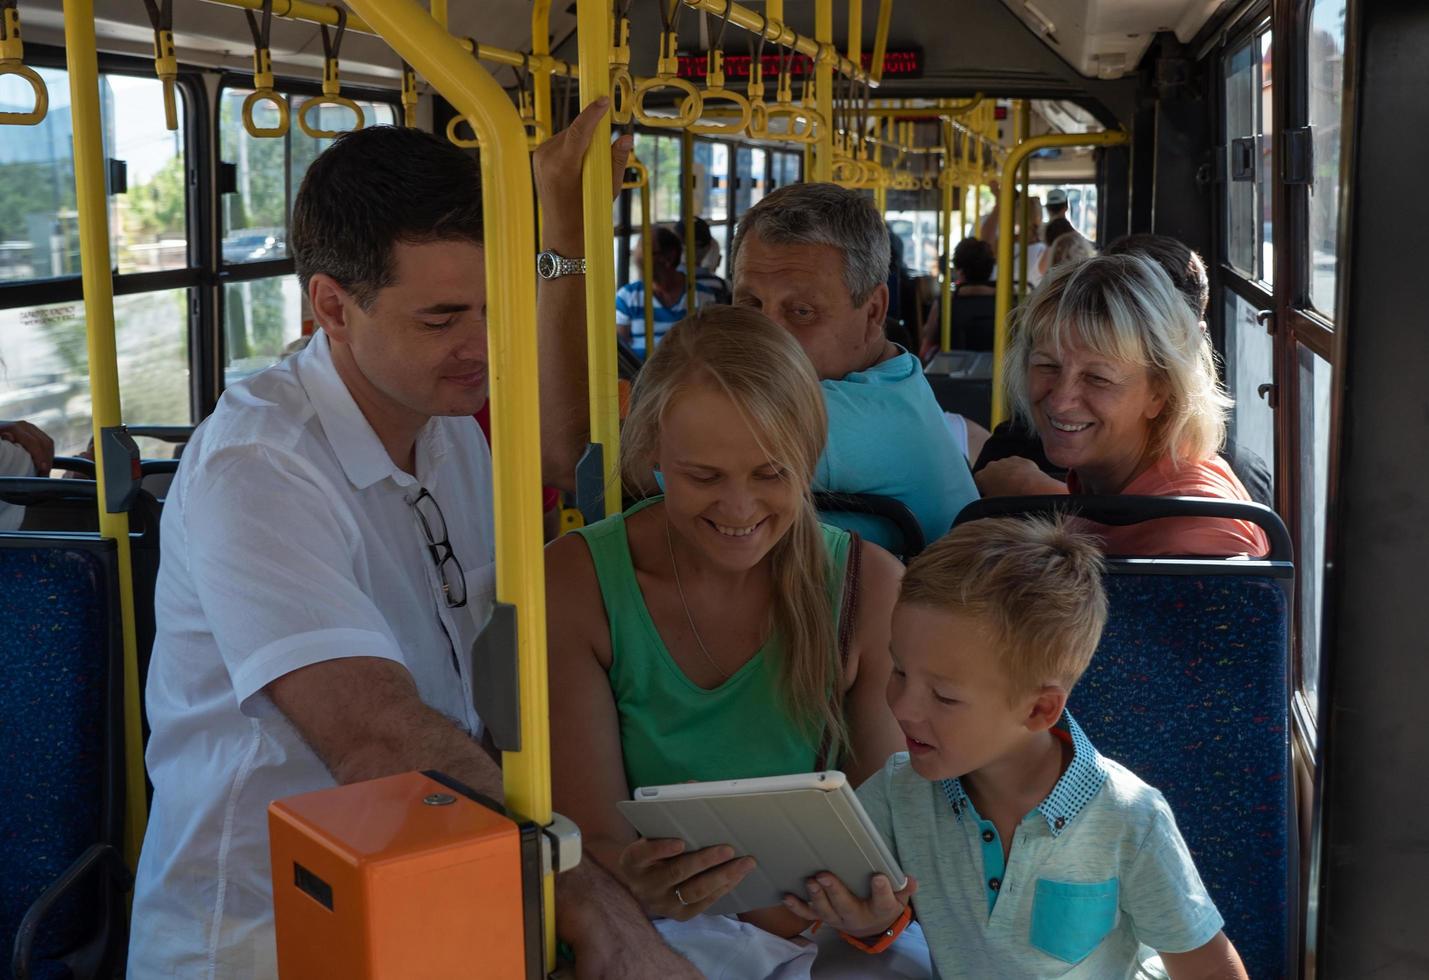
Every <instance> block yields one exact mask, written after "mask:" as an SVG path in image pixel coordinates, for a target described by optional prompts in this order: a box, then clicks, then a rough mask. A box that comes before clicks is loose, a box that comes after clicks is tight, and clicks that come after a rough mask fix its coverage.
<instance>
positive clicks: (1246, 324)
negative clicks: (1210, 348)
mask: <svg viewBox="0 0 1429 980" xmlns="http://www.w3.org/2000/svg"><path fill="white" fill-rule="evenodd" d="M1225 297H1226V305H1225V321H1224V322H1225V325H1226V387H1227V388H1229V389H1230V393H1231V397H1233V398H1234V399H1235V407H1234V408H1233V409H1232V411H1231V419H1230V430H1231V436H1232V438H1234V439H1235V441H1236V444H1237V445H1239V446H1242V447H1244V448H1246V449H1249V450H1250V451H1251V452H1253V453H1255V454H1256V455H1257V456H1259V457H1260V458H1261V459H1263V460H1265V463H1266V465H1267V466H1268V467H1270V470H1271V476H1272V478H1273V477H1274V474H1275V412H1274V411H1273V410H1272V409H1271V407H1270V403H1269V402H1268V401H1266V396H1265V395H1262V394H1261V393H1260V392H1261V386H1262V385H1267V384H1270V383H1272V382H1273V381H1274V380H1275V341H1274V338H1272V337H1271V336H1270V332H1269V331H1268V330H1266V329H1265V327H1264V326H1262V325H1261V323H1260V321H1259V320H1257V319H1256V309H1255V307H1254V306H1253V305H1252V304H1250V303H1247V302H1246V301H1245V300H1244V299H1242V298H1241V297H1240V296H1238V295H1237V294H1235V293H1234V292H1232V291H1231V290H1229V289H1227V290H1226V291H1225Z"/></svg>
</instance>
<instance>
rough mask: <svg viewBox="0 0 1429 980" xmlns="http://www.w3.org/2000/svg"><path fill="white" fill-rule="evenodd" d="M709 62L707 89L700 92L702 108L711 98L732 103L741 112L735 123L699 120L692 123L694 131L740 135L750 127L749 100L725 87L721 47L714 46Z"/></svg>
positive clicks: (706, 75)
mask: <svg viewBox="0 0 1429 980" xmlns="http://www.w3.org/2000/svg"><path fill="white" fill-rule="evenodd" d="M706 57H707V58H708V59H709V63H708V65H707V66H706V67H707V70H706V71H705V89H704V91H703V92H701V93H700V109H701V110H702V111H703V109H704V106H705V104H706V103H707V102H709V101H711V100H715V101H723V102H728V103H730V104H732V105H733V106H734V107H735V109H736V110H738V112H739V119H738V121H737V122H733V123H702V122H699V121H698V117H696V120H697V121H696V122H693V123H691V124H690V126H689V129H690V132H692V133H699V134H700V135H701V136H739V135H742V134H743V133H744V131H745V130H746V129H747V128H749V119H750V112H751V110H750V107H749V100H748V99H746V98H745V97H744V96H743V95H741V94H739V93H738V92H735V91H733V90H732V89H727V88H725V87H724V52H723V51H721V50H720V49H719V48H712V49H711V50H710V51H709V53H708V54H707V55H706Z"/></svg>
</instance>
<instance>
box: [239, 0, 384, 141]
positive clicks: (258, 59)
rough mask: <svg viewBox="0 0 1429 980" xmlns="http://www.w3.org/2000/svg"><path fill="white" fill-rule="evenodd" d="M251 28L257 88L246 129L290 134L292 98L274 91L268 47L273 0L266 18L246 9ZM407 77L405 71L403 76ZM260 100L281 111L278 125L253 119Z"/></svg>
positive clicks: (266, 3)
mask: <svg viewBox="0 0 1429 980" xmlns="http://www.w3.org/2000/svg"><path fill="white" fill-rule="evenodd" d="M243 13H244V16H245V17H247V19H248V28H249V30H251V31H252V32H253V91H252V92H250V93H248V98H246V99H244V100H243V128H244V129H245V130H246V131H247V132H248V135H249V136H254V137H258V138H260V139H261V138H268V137H274V136H286V135H287V133H288V100H287V99H286V98H285V97H284V96H282V95H279V94H278V93H277V92H275V91H274V90H273V54H272V52H271V51H270V50H269V48H268V41H269V38H270V36H271V33H270V32H271V30H272V25H273V0H263V20H262V22H261V23H260V22H259V21H258V19H257V18H256V17H254V16H253V11H251V10H245V11H243ZM403 78H404V80H405V78H406V76H405V74H404V76H403ZM260 102H268V103H271V104H272V105H273V106H274V107H275V108H276V109H277V110H278V125H276V126H269V127H266V128H265V127H262V126H259V125H258V124H257V123H255V122H254V121H253V109H254V107H255V106H257V105H258V103H260Z"/></svg>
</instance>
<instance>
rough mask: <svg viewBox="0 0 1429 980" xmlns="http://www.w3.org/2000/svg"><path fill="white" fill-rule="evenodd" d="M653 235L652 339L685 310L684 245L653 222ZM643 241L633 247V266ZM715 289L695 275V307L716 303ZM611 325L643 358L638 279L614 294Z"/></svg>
mask: <svg viewBox="0 0 1429 980" xmlns="http://www.w3.org/2000/svg"><path fill="white" fill-rule="evenodd" d="M651 232H652V234H653V235H654V238H655V255H654V273H655V302H654V311H655V342H656V343H657V344H658V343H659V342H660V338H661V337H663V336H665V334H666V332H667V331H668V330H669V329H670V328H671V327H672V326H674V325H675V324H677V323H679V322H680V321H681V320H683V319H684V318H685V314H687V313H688V312H689V308H688V305H687V297H686V295H685V274H684V273H683V272H682V271H680V259H681V256H682V254H683V253H684V248H683V246H682V245H681V243H680V238H679V236H678V235H676V234H675V233H674V232H673V231H671V230H670V229H669V228H666V227H664V226H663V225H656V226H655V227H654V228H653V229H651ZM644 244H645V243H644V242H642V243H641V244H640V245H638V246H636V250H635V254H634V259H635V267H636V268H637V269H639V268H641V265H640V249H641V248H643V247H644ZM717 299H718V297H717V294H716V293H715V291H714V290H713V289H712V288H711V287H710V286H709V285H708V284H707V283H704V282H701V281H700V280H699V279H698V278H697V279H696V280H695V306H696V308H698V307H701V306H709V305H710V304H711V303H714V302H717ZM615 326H616V329H617V330H618V331H619V332H620V339H621V340H623V341H625V342H626V343H627V344H629V345H630V348H631V350H633V351H634V352H635V354H636V356H638V357H639V358H640V359H641V360H644V358H645V283H644V282H643V281H641V280H636V281H635V282H630V283H626V284H625V285H624V286H621V287H620V289H618V290H617V291H616V293H615Z"/></svg>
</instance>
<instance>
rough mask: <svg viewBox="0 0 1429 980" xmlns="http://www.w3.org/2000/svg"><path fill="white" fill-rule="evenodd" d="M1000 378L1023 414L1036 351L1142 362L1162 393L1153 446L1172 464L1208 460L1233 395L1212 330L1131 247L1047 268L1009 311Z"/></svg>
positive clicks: (1028, 413)
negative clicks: (1066, 349) (1067, 350)
mask: <svg viewBox="0 0 1429 980" xmlns="http://www.w3.org/2000/svg"><path fill="white" fill-rule="evenodd" d="M1012 320H1013V326H1012V331H1013V332H1012V342H1011V344H1010V345H1009V346H1008V351H1007V361H1006V371H1005V377H1006V378H1007V393H1008V396H1009V400H1010V401H1011V402H1012V404H1013V405H1015V406H1016V407H1017V410H1018V411H1019V412H1020V413H1021V414H1022V415H1023V417H1024V418H1026V419H1027V420H1028V421H1029V422H1031V421H1032V406H1031V404H1030V401H1029V398H1028V391H1027V387H1028V386H1027V371H1028V365H1029V364H1030V363H1031V358H1032V352H1033V351H1035V350H1037V349H1039V348H1041V349H1042V350H1051V351H1060V350H1061V349H1062V348H1063V346H1064V345H1067V344H1069V343H1071V344H1078V345H1080V346H1083V347H1086V348H1087V349H1088V350H1091V351H1094V352H1096V353H1097V354H1100V355H1101V356H1103V357H1106V358H1109V359H1111V360H1115V361H1121V362H1123V363H1128V364H1134V365H1137V366H1138V367H1144V368H1146V369H1147V370H1148V371H1150V372H1151V379H1152V381H1153V382H1154V383H1157V384H1160V385H1162V386H1163V387H1164V388H1165V391H1166V406H1165V408H1163V409H1162V411H1161V414H1160V415H1158V416H1157V417H1156V420H1155V422H1154V423H1153V429H1152V451H1153V452H1154V453H1155V454H1156V455H1157V456H1158V457H1159V456H1169V457H1170V458H1171V460H1172V463H1173V464H1179V463H1182V462H1187V461H1190V462H1200V461H1202V460H1205V459H1209V458H1210V457H1211V456H1212V455H1213V454H1214V453H1216V452H1217V451H1218V450H1219V449H1220V448H1221V445H1222V444H1223V443H1224V442H1225V436H1226V417H1227V416H1228V414H1229V413H1230V409H1231V406H1232V405H1233V404H1234V402H1233V401H1232V400H1231V397H1230V396H1229V395H1228V394H1226V391H1225V388H1224V386H1223V385H1222V384H1221V379H1220V374H1219V372H1218V371H1217V369H1216V355H1215V351H1214V350H1213V349H1212V347H1211V341H1210V338H1209V337H1207V336H1206V332H1205V331H1204V330H1202V329H1201V324H1200V322H1199V321H1198V320H1197V318H1196V316H1195V314H1193V313H1192V312H1191V308H1190V306H1188V305H1187V303H1186V301H1185V299H1184V298H1183V297H1182V296H1181V294H1180V293H1179V292H1178V291H1177V290H1176V287H1175V285H1174V284H1173V283H1172V282H1171V278H1170V277H1169V276H1168V275H1167V274H1166V271H1165V270H1164V269H1162V268H1161V266H1160V265H1158V264H1157V263H1156V262H1155V261H1153V260H1151V259H1148V258H1145V257H1143V256H1140V255H1136V254H1134V253H1127V254H1122V255H1097V256H1093V257H1092V258H1089V259H1084V260H1082V261H1080V262H1068V263H1066V264H1064V265H1060V266H1057V267H1056V268H1054V269H1052V270H1051V271H1049V272H1048V273H1047V275H1046V277H1044V278H1043V280H1042V282H1041V283H1040V284H1039V285H1038V286H1037V288H1036V289H1035V290H1033V292H1032V295H1031V296H1029V297H1028V298H1027V302H1026V303H1025V304H1024V305H1023V306H1022V307H1021V308H1019V309H1018V310H1017V311H1015V312H1014V313H1013V316H1012Z"/></svg>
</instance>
